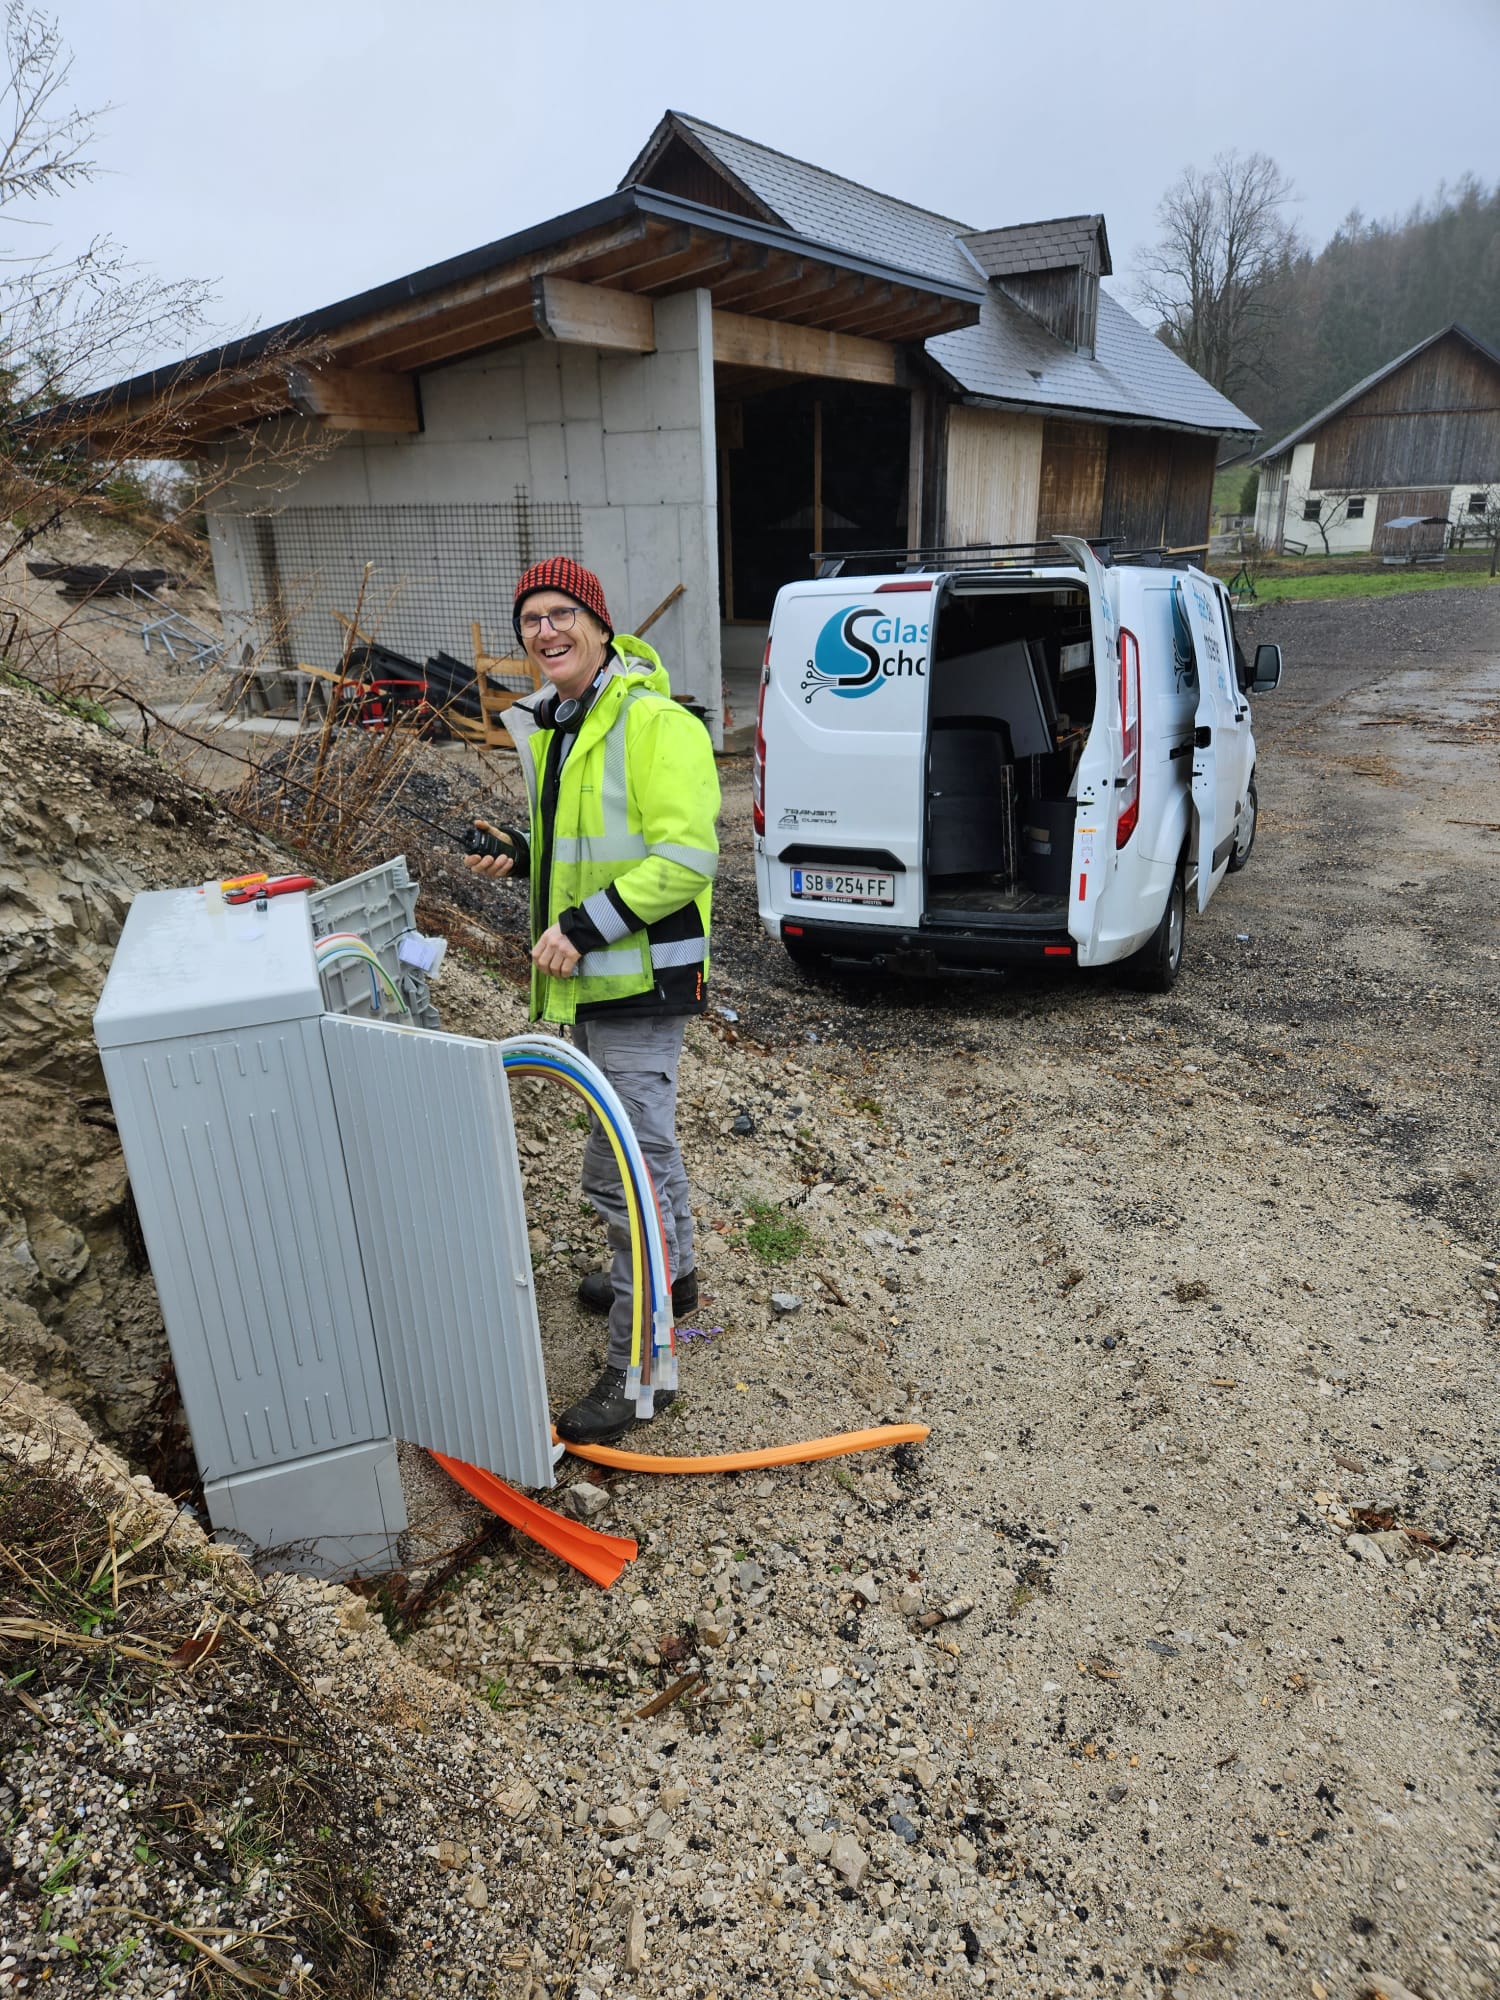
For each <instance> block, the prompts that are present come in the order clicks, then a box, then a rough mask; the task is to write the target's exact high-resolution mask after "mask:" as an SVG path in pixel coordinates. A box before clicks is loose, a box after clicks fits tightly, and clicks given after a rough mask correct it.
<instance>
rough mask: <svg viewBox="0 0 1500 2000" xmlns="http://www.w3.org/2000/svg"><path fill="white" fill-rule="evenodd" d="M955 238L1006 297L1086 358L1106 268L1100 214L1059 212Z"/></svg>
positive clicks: (1091, 344)
mask: <svg viewBox="0 0 1500 2000" xmlns="http://www.w3.org/2000/svg"><path fill="white" fill-rule="evenodd" d="M958 240H959V242H960V243H961V244H962V245H963V247H964V249H965V251H966V252H967V253H968V255H969V257H970V258H971V259H972V260H973V262H974V263H975V264H977V265H978V267H979V269H980V270H981V271H982V272H983V273H984V275H985V277H986V278H988V279H989V281H990V283H991V284H993V285H996V286H998V288H999V289H1000V290H1001V291H1002V292H1004V294H1005V296H1006V297H1007V298H1008V299H1014V300H1015V302H1016V304H1017V305H1018V306H1021V307H1022V308H1023V309H1024V310H1025V311H1026V312H1029V313H1030V314H1031V316H1032V318H1033V319H1039V320H1040V321H1041V323H1042V325H1043V326H1044V327H1046V329H1047V331H1048V332H1049V333H1051V334H1055V335H1056V336H1057V338H1058V339H1059V340H1061V341H1064V342H1066V344H1067V345H1068V346H1069V347H1071V348H1074V349H1075V350H1076V351H1077V352H1078V353H1079V354H1087V355H1088V356H1090V358H1092V356H1093V352H1094V330H1095V327H1096V326H1097V324H1098V319H1099V280H1100V279H1101V278H1107V277H1108V276H1109V275H1110V269H1111V266H1110V261H1109V238H1108V237H1107V236H1106V235H1105V233H1104V217H1103V216H1102V215H1064V216H1060V217H1059V218H1058V219H1057V220H1056V221H1055V222H1021V223H1017V224H1016V225H1015V226H1014V228H1011V229H980V230H975V231H974V232H973V233H972V234H971V235H967V236H960V237H959V239H958Z"/></svg>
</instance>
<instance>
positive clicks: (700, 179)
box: [646, 139, 760, 218]
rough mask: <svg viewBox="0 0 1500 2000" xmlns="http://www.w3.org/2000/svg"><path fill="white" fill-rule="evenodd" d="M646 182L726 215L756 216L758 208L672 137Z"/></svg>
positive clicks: (662, 190)
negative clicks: (719, 210)
mask: <svg viewBox="0 0 1500 2000" xmlns="http://www.w3.org/2000/svg"><path fill="white" fill-rule="evenodd" d="M646 185H647V186H648V187H654V188H658V189H659V190H660V191H661V193H662V194H675V195H680V196H681V198H682V199H683V200H684V201H696V202H700V203H701V204H702V205H703V207H705V208H722V209H724V210H726V211H727V212H728V213H729V214H730V215H753V216H756V217H757V218H758V217H759V216H760V210H759V209H758V208H756V207H754V206H753V205H752V204H751V203H750V202H748V201H746V200H745V198H744V196H743V195H742V194H740V193H739V192H738V190H737V189H735V188H732V187H731V186H730V185H729V183H728V181H726V180H725V179H724V177H723V175H722V174H716V173H715V172H714V170H713V168H712V167H711V166H710V165H709V164H708V162H707V161H706V160H701V159H699V157H698V155H697V154H696V153H695V152H694V151H693V149H692V147H691V146H685V145H684V144H683V143H682V141H681V140H680V139H674V140H673V141H672V143H671V145H669V146H668V147H667V150H666V151H665V152H664V153H663V154H662V156H661V158H660V159H659V160H658V161H657V163H656V165H655V166H654V167H653V168H652V169H651V178H650V180H649V181H648V182H647V183H646Z"/></svg>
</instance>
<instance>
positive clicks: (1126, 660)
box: [1115, 626, 1141, 847]
mask: <svg viewBox="0 0 1500 2000" xmlns="http://www.w3.org/2000/svg"><path fill="white" fill-rule="evenodd" d="M1120 744H1121V749H1122V752H1123V756H1122V761H1121V771H1120V783H1121V787H1122V790H1123V792H1124V797H1123V798H1122V799H1121V800H1120V812H1119V817H1118V818H1117V819H1116V821H1115V846H1116V847H1123V846H1124V845H1125V843H1126V841H1127V840H1129V838H1130V836H1131V835H1132V834H1133V833H1134V832H1135V828H1136V821H1137V820H1138V819H1139V818H1140V816H1141V649H1140V647H1139V646H1138V645H1137V644H1136V639H1135V634H1134V632H1129V631H1126V630H1125V628H1124V627H1123V626H1122V627H1121V629H1120Z"/></svg>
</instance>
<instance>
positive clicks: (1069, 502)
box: [1036, 419, 1109, 536]
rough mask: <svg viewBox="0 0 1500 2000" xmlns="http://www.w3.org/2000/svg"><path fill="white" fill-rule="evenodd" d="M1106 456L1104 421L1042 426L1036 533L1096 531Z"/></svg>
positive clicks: (1054, 533)
mask: <svg viewBox="0 0 1500 2000" xmlns="http://www.w3.org/2000/svg"><path fill="white" fill-rule="evenodd" d="M1108 460H1109V428H1108V426H1107V425H1105V424H1065V423H1060V422H1058V421H1056V420H1055V419H1049V420H1048V421H1047V422H1046V423H1044V424H1043V426H1042V472H1041V500H1040V503H1039V505H1038V507H1037V517H1036V531H1037V534H1038V536H1045V535H1097V534H1098V532H1099V523H1100V521H1101V519H1102V518H1103V514H1104V468H1105V466H1106V464H1107V463H1108Z"/></svg>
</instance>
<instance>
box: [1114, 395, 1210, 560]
mask: <svg viewBox="0 0 1500 2000" xmlns="http://www.w3.org/2000/svg"><path fill="white" fill-rule="evenodd" d="M1218 450H1219V441H1218V439H1217V438H1212V437H1188V436H1185V435H1183V434H1181V433H1179V432H1175V431H1153V430H1137V429H1134V428H1132V427H1129V426H1127V425H1123V424H1122V425H1118V426H1116V427H1115V428H1113V429H1111V431H1110V433H1109V460H1108V464H1107V466H1106V468H1105V474H1104V506H1103V510H1102V519H1101V521H1100V527H1099V532H1100V534H1101V535H1105V536H1107V537H1108V538H1109V539H1110V540H1111V541H1116V542H1118V543H1120V544H1121V546H1122V547H1125V548H1140V549H1154V548H1168V549H1184V548H1201V547H1202V546H1203V544H1204V543H1205V542H1206V541H1207V539H1208V533H1209V519H1208V517H1209V509H1210V507H1211V505H1212V502H1213V488H1214V465H1215V462H1216V460H1217V458H1218Z"/></svg>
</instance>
